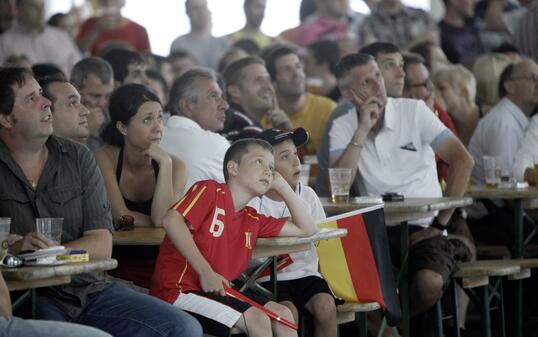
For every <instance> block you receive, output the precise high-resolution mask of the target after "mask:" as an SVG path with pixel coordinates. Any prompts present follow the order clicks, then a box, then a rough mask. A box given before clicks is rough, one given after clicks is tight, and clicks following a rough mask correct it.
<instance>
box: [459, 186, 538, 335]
mask: <svg viewBox="0 0 538 337" xmlns="http://www.w3.org/2000/svg"><path fill="white" fill-rule="evenodd" d="M466 195H467V196H469V197H472V198H474V199H492V200H495V199H502V200H505V201H512V203H513V208H514V234H515V235H514V244H513V246H512V247H509V248H510V252H511V255H512V258H515V259H519V258H521V257H523V251H524V250H525V246H526V245H527V243H528V241H529V240H530V237H529V238H524V237H523V217H524V209H535V208H538V189H537V188H535V187H527V188H489V187H486V186H471V188H470V189H469V191H467V193H466ZM515 282H516V283H515V291H516V310H515V315H516V317H515V322H516V335H515V336H516V337H522V336H523V284H522V281H515Z"/></svg>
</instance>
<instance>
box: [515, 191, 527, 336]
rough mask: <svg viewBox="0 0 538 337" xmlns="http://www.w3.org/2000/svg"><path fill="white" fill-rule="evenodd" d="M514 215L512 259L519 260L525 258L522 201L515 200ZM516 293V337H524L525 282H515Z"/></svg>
mask: <svg viewBox="0 0 538 337" xmlns="http://www.w3.org/2000/svg"><path fill="white" fill-rule="evenodd" d="M514 214H515V219H514V220H515V221H514V223H515V228H514V230H515V236H514V238H515V242H514V247H513V251H512V258H515V259H519V258H522V257H523V249H524V247H523V208H522V206H521V199H516V200H514ZM514 291H515V300H516V301H515V302H516V303H515V305H516V308H515V310H514V312H515V317H514V318H515V321H514V322H515V329H516V334H515V336H516V337H523V281H522V280H516V281H514Z"/></svg>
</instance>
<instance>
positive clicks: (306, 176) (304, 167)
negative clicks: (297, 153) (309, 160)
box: [299, 164, 310, 185]
mask: <svg viewBox="0 0 538 337" xmlns="http://www.w3.org/2000/svg"><path fill="white" fill-rule="evenodd" d="M309 180H310V164H301V175H300V176H299V181H300V182H301V184H302V185H308V182H309Z"/></svg>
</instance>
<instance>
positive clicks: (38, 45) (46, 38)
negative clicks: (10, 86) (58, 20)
mask: <svg viewBox="0 0 538 337" xmlns="http://www.w3.org/2000/svg"><path fill="white" fill-rule="evenodd" d="M16 3H17V24H16V25H14V26H13V27H11V29H9V30H7V31H6V32H5V33H4V34H2V35H0V63H2V62H4V60H5V59H6V58H8V57H9V56H11V55H14V54H15V55H20V54H23V55H26V56H27V57H28V58H29V59H30V61H31V62H32V64H36V63H54V64H56V65H57V66H58V67H60V68H61V69H62V71H63V72H64V74H67V75H69V73H70V72H71V68H73V65H74V64H75V63H77V61H78V60H80V59H81V57H82V55H81V53H80V51H79V50H78V48H77V47H76V46H75V43H74V42H73V40H72V39H71V37H70V36H69V35H68V34H67V32H65V31H64V30H62V29H59V28H56V27H51V26H49V25H47V24H45V14H44V7H45V3H44V0H21V1H17V2H16Z"/></svg>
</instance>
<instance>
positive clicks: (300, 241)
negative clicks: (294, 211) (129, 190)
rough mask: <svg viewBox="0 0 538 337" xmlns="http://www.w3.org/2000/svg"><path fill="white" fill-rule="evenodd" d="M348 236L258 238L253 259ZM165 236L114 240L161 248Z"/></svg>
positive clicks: (147, 233)
mask: <svg viewBox="0 0 538 337" xmlns="http://www.w3.org/2000/svg"><path fill="white" fill-rule="evenodd" d="M346 234H347V231H346V230H345V229H321V230H319V231H318V232H317V233H316V234H314V235H312V236H306V237H274V238H258V239H257V240H256V246H255V248H254V252H253V254H252V255H253V256H252V257H264V256H274V255H279V254H284V253H293V252H298V251H304V250H307V249H308V245H309V244H310V243H311V242H315V241H320V240H329V239H334V238H338V237H342V236H345V235H346ZM164 235H165V232H164V229H162V228H154V227H151V228H150V227H137V228H135V229H134V230H131V231H120V232H115V233H114V235H113V236H112V238H113V242H114V246H159V245H160V244H161V242H162V241H163V238H164Z"/></svg>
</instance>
